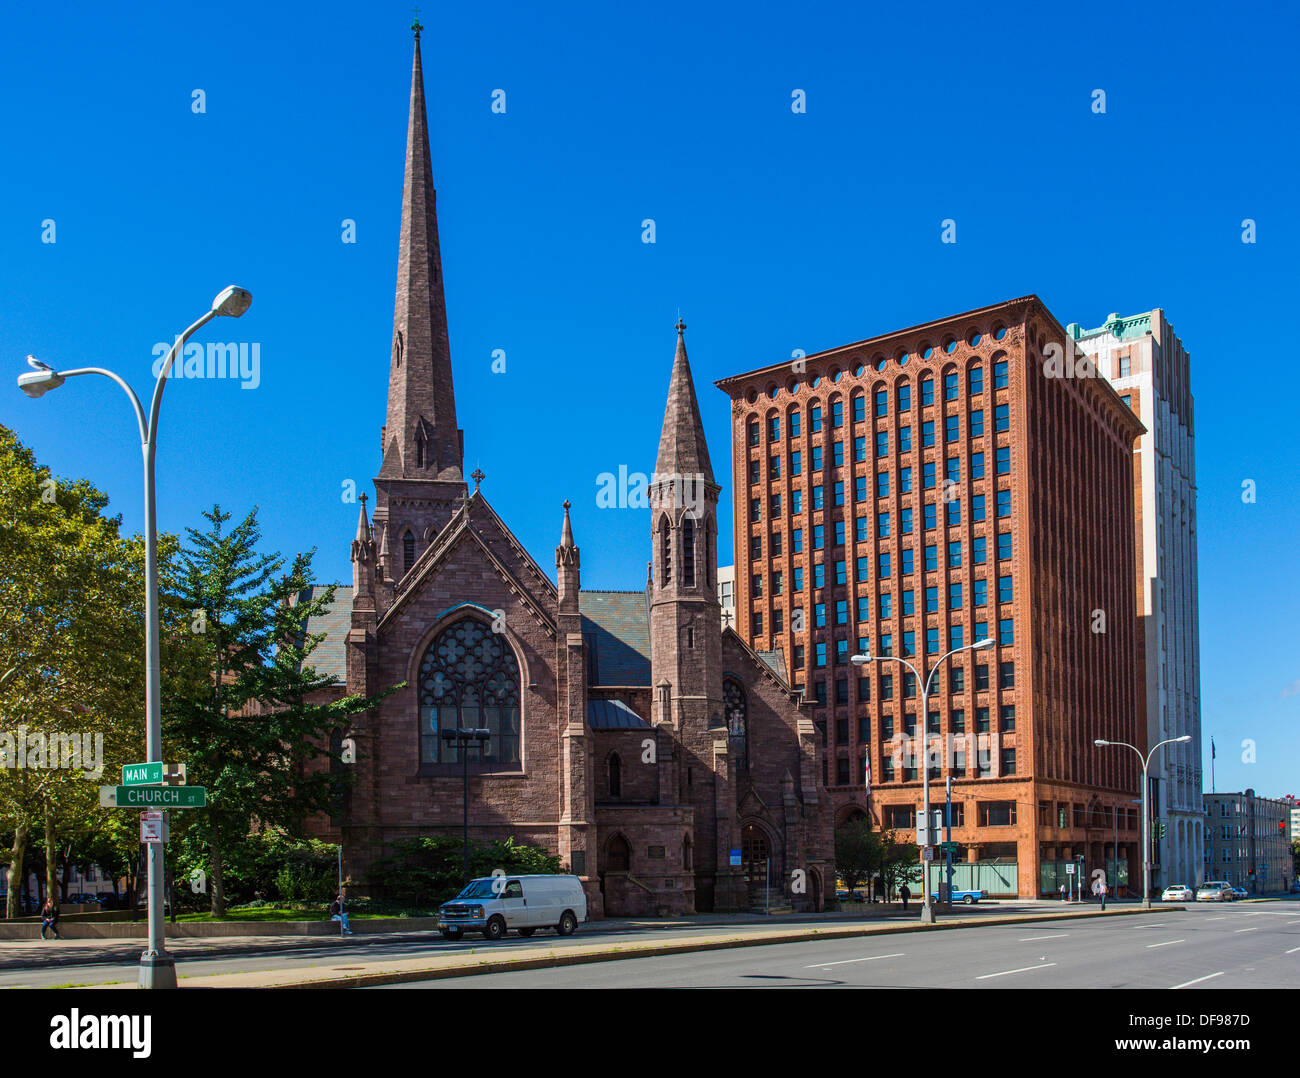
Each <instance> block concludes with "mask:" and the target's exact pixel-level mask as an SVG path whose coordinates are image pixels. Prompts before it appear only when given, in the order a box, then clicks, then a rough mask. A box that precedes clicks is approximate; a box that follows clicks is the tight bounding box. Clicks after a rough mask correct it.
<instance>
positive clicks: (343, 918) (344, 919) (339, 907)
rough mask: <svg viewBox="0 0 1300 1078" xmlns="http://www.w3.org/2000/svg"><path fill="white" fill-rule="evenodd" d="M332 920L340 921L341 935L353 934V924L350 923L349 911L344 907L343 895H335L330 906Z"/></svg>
mask: <svg viewBox="0 0 1300 1078" xmlns="http://www.w3.org/2000/svg"><path fill="white" fill-rule="evenodd" d="M330 920H331V921H338V923H339V929H340V933H339V934H340V935H343V936H350V935H352V926H351V925H349V924H348V915H347V911H346V910H344V909H343V896H342V895H341V894H340V895H337V896H335V899H334V902H333V904H332V905H331V906H330Z"/></svg>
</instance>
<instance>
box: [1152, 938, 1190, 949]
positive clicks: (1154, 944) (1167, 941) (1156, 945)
mask: <svg viewBox="0 0 1300 1078" xmlns="http://www.w3.org/2000/svg"><path fill="white" fill-rule="evenodd" d="M1186 942H1187V941H1186V940H1165V942H1164V943H1148V944H1147V950H1148V951H1149V950H1151V948H1152V947H1168V946H1169V945H1170V944H1171V943H1186Z"/></svg>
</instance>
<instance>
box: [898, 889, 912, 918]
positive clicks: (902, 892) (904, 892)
mask: <svg viewBox="0 0 1300 1078" xmlns="http://www.w3.org/2000/svg"><path fill="white" fill-rule="evenodd" d="M898 897H899V898H901V899H902V900H903V912H904V913H906V912H907V900H908V899H909V898H911V897H912V892H911V891H910V890H908V887H907V884H903V886H902V887H900V888H899V889H898Z"/></svg>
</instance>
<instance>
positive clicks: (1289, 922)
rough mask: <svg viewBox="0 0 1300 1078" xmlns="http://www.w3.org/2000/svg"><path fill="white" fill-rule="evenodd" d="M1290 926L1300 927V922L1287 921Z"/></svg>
mask: <svg viewBox="0 0 1300 1078" xmlns="http://www.w3.org/2000/svg"><path fill="white" fill-rule="evenodd" d="M1287 924H1289V925H1300V921H1287Z"/></svg>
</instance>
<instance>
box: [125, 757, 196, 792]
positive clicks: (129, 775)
mask: <svg viewBox="0 0 1300 1078" xmlns="http://www.w3.org/2000/svg"><path fill="white" fill-rule="evenodd" d="M164 783H165V784H166V785H168V786H184V785H185V765H184V764H165V763H163V762H162V761H161V760H155V761H153V762H152V763H147V764H123V765H122V785H123V786H162V785H163V784H164Z"/></svg>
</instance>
